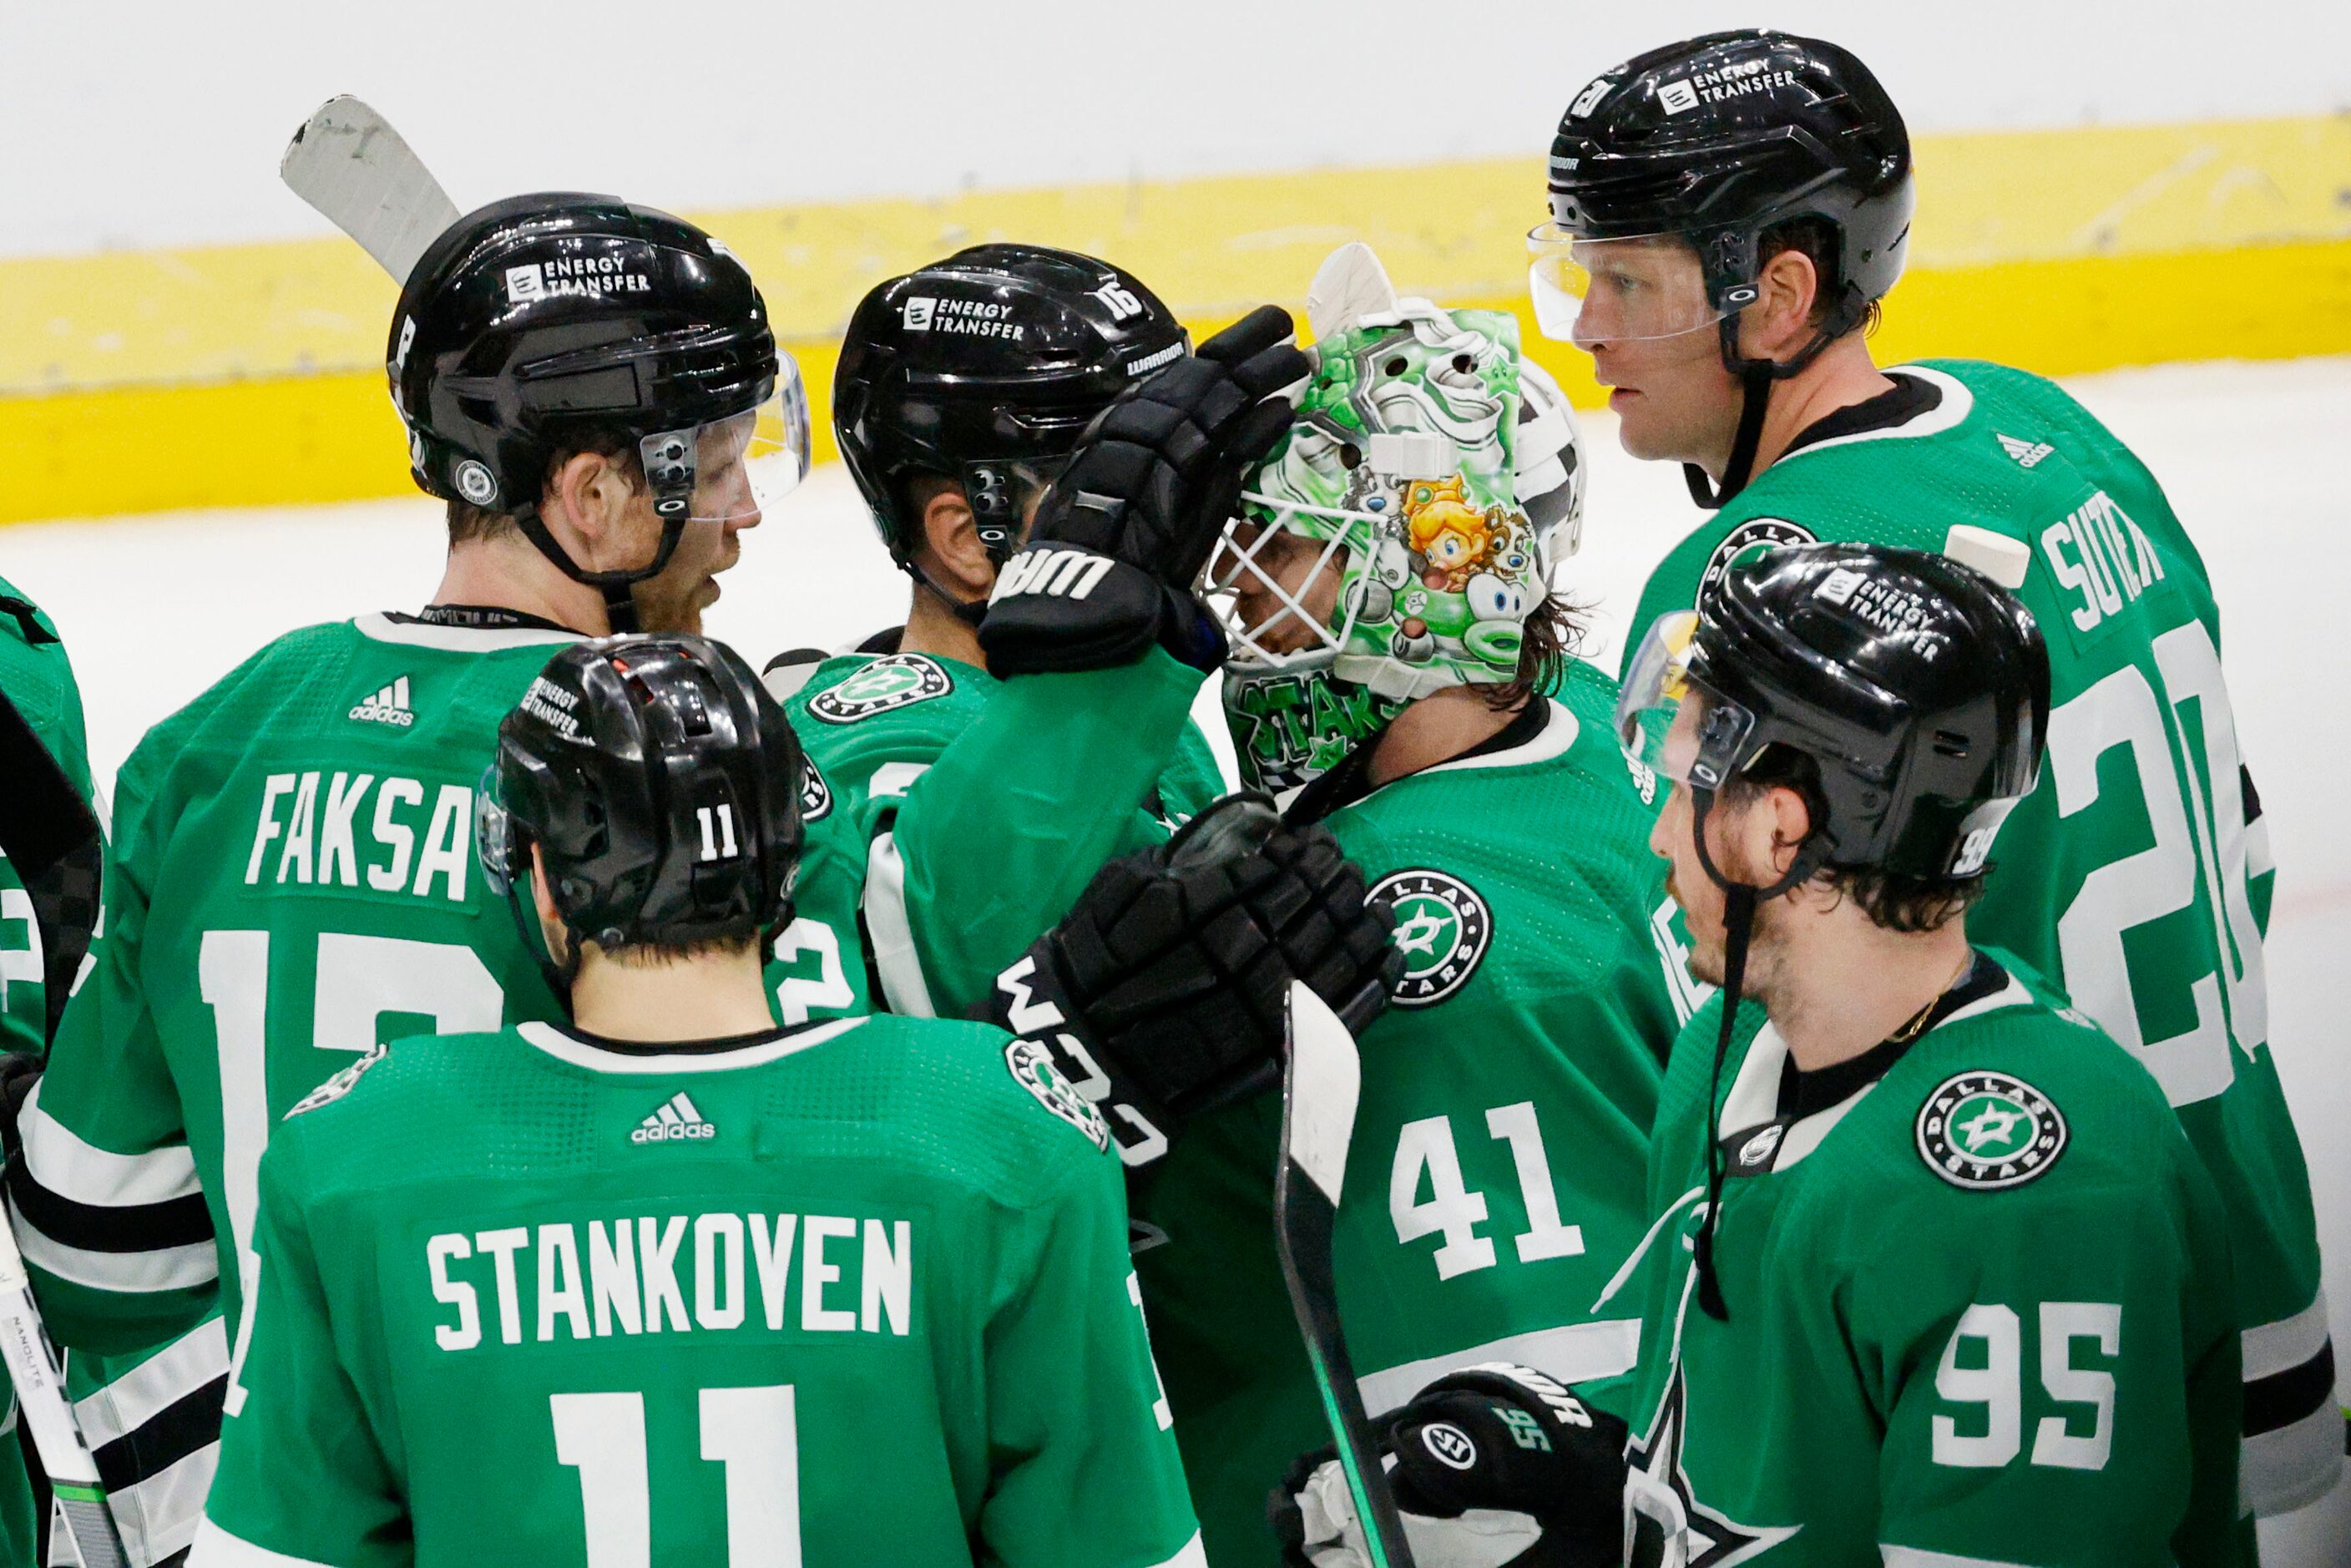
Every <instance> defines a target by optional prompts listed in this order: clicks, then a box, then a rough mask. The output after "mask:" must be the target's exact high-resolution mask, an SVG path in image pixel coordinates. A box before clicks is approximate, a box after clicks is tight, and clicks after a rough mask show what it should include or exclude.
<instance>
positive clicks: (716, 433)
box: [637, 353, 810, 523]
mask: <svg viewBox="0 0 2351 1568" xmlns="http://www.w3.org/2000/svg"><path fill="white" fill-rule="evenodd" d="M777 358H778V364H777V371H776V392H775V395H774V396H773V397H771V398H769V399H768V401H767V402H764V403H761V404H760V405H759V406H758V408H756V409H751V410H747V411H746V412H745V413H737V414H731V415H729V416H728V417H726V418H725V419H716V420H712V421H711V422H710V423H707V424H702V425H696V426H694V427H693V428H691V429H686V430H665V431H657V432H655V433H654V434H651V435H648V436H646V437H645V438H644V439H643V440H642V441H640V442H639V443H638V444H637V450H638V455H640V456H641V457H643V460H644V465H645V476H646V478H647V479H648V480H650V481H651V482H652V484H653V491H654V494H655V495H656V496H659V495H660V494H662V493H663V492H664V491H675V490H677V489H679V488H681V487H683V486H686V485H688V484H691V486H693V489H692V491H691V494H690V498H689V499H688V501H687V503H686V505H687V511H686V517H687V519H688V520H689V521H692V522H697V523H731V522H738V521H741V520H742V519H744V518H746V517H757V516H758V514H759V513H761V512H763V511H765V510H766V509H767V508H768V507H772V506H774V505H775V504H776V503H777V502H778V501H780V500H782V499H783V498H784V497H786V496H789V495H790V494H791V493H792V491H793V490H795V489H797V488H798V487H799V482H800V481H801V480H802V479H805V478H806V477H808V471H809V461H810V437H809V406H808V391H807V389H806V388H805V387H804V386H803V385H802V384H801V382H800V371H799V362H798V361H795V360H794V359H793V358H792V357H791V355H789V353H785V354H779V355H778V357H777Z"/></svg>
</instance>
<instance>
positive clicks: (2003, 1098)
mask: <svg viewBox="0 0 2351 1568" xmlns="http://www.w3.org/2000/svg"><path fill="white" fill-rule="evenodd" d="M2065 1137H2066V1132H2065V1117H2064V1113H2062V1112H2060V1111H2059V1110H2058V1109H2057V1106H2056V1104H2055V1103H2054V1102H2053V1101H2052V1100H2051V1099H2050V1098H2049V1096H2047V1095H2046V1094H2043V1092H2041V1091H2040V1090H2038V1089H2035V1088H2034V1087H2032V1084H2030V1083H2027V1082H2024V1080H2022V1078H2011V1077H2010V1076H2009V1075H2008V1074H2007V1073H2005V1072H1962V1073H1959V1074H1958V1075H1957V1076H1955V1077H1952V1078H1949V1079H1946V1080H1944V1082H1943V1084H1942V1086H1941V1087H1940V1088H1938V1089H1937V1090H1936V1091H1935V1092H1934V1093H1932V1094H1930V1095H1928V1097H1927V1103H1925V1104H1924V1105H1922V1106H1920V1107H1919V1108H1918V1157H1919V1158H1920V1159H1923V1160H1925V1161H1926V1162H1927V1164H1928V1166H1931V1167H1932V1168H1933V1170H1934V1172H1935V1174H1936V1175H1937V1176H1941V1177H1942V1178H1943V1179H1944V1180H1945V1181H1947V1182H1949V1183H1950V1184H1951V1185H1952V1186H1965V1187H1976V1188H1980V1189H1984V1190H1988V1191H1994V1190H1998V1189H1999V1188H2001V1187H2011V1186H2023V1185H2024V1184H2025V1183H2026V1182H2029V1181H2031V1180H2032V1179H2033V1178H2034V1177H2036V1176H2041V1175H2042V1174H2043V1173H2044V1172H2045V1171H2047V1170H2048V1169H2049V1167H2050V1166H2053V1165H2055V1164H2056V1163H2057V1156H2058V1155H2062V1154H2064V1152H2065Z"/></svg>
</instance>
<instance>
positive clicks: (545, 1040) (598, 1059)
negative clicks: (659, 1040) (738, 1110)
mask: <svg viewBox="0 0 2351 1568" xmlns="http://www.w3.org/2000/svg"><path fill="white" fill-rule="evenodd" d="M864 1021H865V1020H864V1019H862V1018H854V1019H833V1020H832V1021H831V1022H830V1023H822V1024H816V1025H812V1026H803V1027H801V1028H799V1029H786V1030H777V1031H776V1032H775V1033H774V1034H771V1035H766V1036H762V1037H760V1038H759V1039H758V1040H757V1041H756V1043H753V1044H749V1045H740V1046H737V1047H736V1048H734V1049H733V1050H731V1051H650V1052H648V1051H611V1050H608V1049H607V1048H605V1047H603V1046H601V1045H596V1044H593V1043H591V1042H590V1041H588V1040H581V1039H580V1037H579V1036H577V1035H574V1034H570V1033H567V1032H566V1031H565V1030H559V1029H558V1028H556V1027H555V1026H554V1025H553V1024H551V1023H526V1024H517V1025H516V1026H515V1032H516V1033H517V1034H518V1035H520V1036H522V1038H523V1040H524V1041H525V1042H526V1043H528V1044H530V1045H535V1046H537V1047H538V1049H539V1050H541V1051H545V1052H547V1054H548V1055H549V1056H551V1057H554V1058H555V1059H556V1060H557V1061H568V1062H569V1063H570V1064H571V1065H572V1066H574V1067H584V1068H586V1069H587V1070H588V1071H590V1072H614V1073H651V1072H732V1071H736V1070H737V1069H738V1068H744V1067H760V1066H764V1065H766V1064H767V1063H768V1062H770V1061H782V1060H783V1059H784V1058H785V1057H787V1056H794V1055H797V1054H799V1052H800V1051H806V1050H808V1049H809V1048H810V1046H812V1045H822V1044H823V1043H824V1042H825V1041H826V1040H838V1039H839V1038H841V1036H842V1035H844V1034H847V1033H848V1032H849V1031H850V1030H853V1029H855V1028H856V1027H857V1026H858V1025H859V1024H862V1023H863V1022H864Z"/></svg>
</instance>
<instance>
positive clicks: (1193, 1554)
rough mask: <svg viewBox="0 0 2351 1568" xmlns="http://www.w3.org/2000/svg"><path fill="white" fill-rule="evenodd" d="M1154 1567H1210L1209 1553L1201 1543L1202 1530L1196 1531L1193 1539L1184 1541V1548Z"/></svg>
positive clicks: (1193, 1533)
mask: <svg viewBox="0 0 2351 1568" xmlns="http://www.w3.org/2000/svg"><path fill="white" fill-rule="evenodd" d="M1153 1568H1208V1553H1207V1551H1205V1550H1204V1549H1203V1548H1202V1547H1201V1545H1200V1532H1199V1531H1193V1532H1192V1539H1191V1540H1189V1541H1187V1542H1184V1550H1183V1551H1181V1552H1177V1553H1175V1556H1173V1557H1170V1558H1169V1559H1167V1561H1166V1562H1165V1563H1155V1564H1154V1565H1153Z"/></svg>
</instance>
